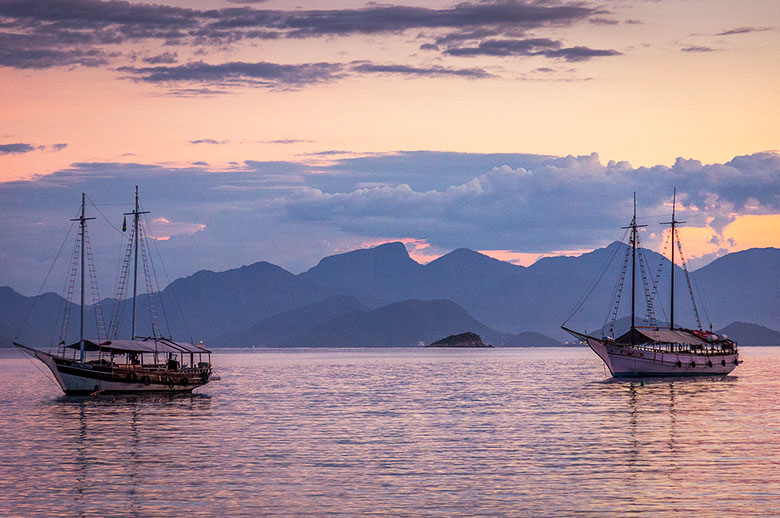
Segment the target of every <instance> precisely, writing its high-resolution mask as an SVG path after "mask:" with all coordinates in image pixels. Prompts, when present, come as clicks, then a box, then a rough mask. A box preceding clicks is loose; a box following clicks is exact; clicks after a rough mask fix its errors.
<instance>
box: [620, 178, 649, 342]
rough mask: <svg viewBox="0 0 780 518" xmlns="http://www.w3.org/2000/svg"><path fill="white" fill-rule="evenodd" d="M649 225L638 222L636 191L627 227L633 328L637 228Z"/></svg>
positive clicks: (632, 323)
mask: <svg viewBox="0 0 780 518" xmlns="http://www.w3.org/2000/svg"><path fill="white" fill-rule="evenodd" d="M646 226H647V225H637V224H636V192H635V193H634V218H633V219H632V220H631V224H630V225H628V226H627V227H623V228H630V229H631V329H634V328H635V327H636V317H635V315H636V242H637V239H636V237H637V233H636V232H637V228H639V227H646ZM633 342H634V337H633V334H632V335H631V343H633Z"/></svg>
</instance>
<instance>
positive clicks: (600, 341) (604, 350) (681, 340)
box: [561, 190, 741, 378]
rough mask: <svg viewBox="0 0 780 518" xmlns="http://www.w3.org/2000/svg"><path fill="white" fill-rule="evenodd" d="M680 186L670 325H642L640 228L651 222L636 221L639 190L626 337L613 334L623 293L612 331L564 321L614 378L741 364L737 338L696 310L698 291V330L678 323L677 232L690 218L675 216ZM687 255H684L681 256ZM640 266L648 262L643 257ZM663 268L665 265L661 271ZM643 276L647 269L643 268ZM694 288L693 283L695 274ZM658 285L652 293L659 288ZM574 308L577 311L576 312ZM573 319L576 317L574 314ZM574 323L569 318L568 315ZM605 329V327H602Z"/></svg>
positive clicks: (703, 371) (705, 371) (697, 372)
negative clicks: (705, 322) (709, 326)
mask: <svg viewBox="0 0 780 518" xmlns="http://www.w3.org/2000/svg"><path fill="white" fill-rule="evenodd" d="M676 195H677V193H676V190H675V195H674V197H673V199H672V220H671V221H670V222H668V223H666V224H667V225H671V297H670V318H669V326H668V327H661V326H658V325H657V323H656V322H655V317H654V316H653V315H652V312H651V311H648V313H649V314H650V317H651V318H650V319H649V320H650V322H649V323H650V325H649V326H637V325H636V311H635V309H636V276H637V275H636V265H637V248H638V235H637V229H638V228H640V227H644V226H646V225H638V224H637V220H636V195H635V196H634V217H633V219H632V220H631V223H630V224H629V225H628V227H624V228H625V229H627V230H629V231H630V238H629V241H630V245H631V248H630V254H631V274H630V275H631V328H630V329H629V330H628V332H626V333H624V334H623V335H622V336H619V337H617V338H614V337H613V336H610V335H611V334H612V330H613V329H614V321H615V318H616V316H617V310H618V305H619V298H618V300H617V302H616V304H615V306H614V310H613V311H614V316H613V320H612V325H610V329H609V334H608V335H606V336H602V337H601V338H597V337H594V336H590V335H588V334H586V333H582V332H578V331H574V330H572V329H569V328H567V327H565V326H566V322H565V323H564V325H562V326H561V328H562V329H564V330H565V331H567V332H569V333H570V334H571V335H573V336H574V337H575V338H577V339H579V340H582V341H583V342H585V343H587V344H588V346H590V348H591V349H592V350H593V352H595V353H596V354H597V355H598V356H599V358H601V359H602V360H603V361H604V363H605V364H606V366H607V368H608V369H609V371H610V373H611V374H612V376H614V377H616V378H617V377H646V376H706V375H726V374H729V373H730V372H731V371H733V370H734V369H735V368H736V367H737V366H738V365H739V364H740V363H741V360H740V358H739V351H738V349H737V343H736V342H735V341H733V340H730V339H729V338H728V337H726V336H719V335H717V334H715V333H712V332H711V331H704V330H702V328H701V324H700V319H699V317H698V311H697V310H696V309H695V301H694V300H693V291H692V290H689V291H690V293H691V299H692V301H693V303H694V313H695V314H696V320H697V323H699V327H698V329H687V328H683V327H676V326H675V322H674V302H675V301H674V269H675V259H674V247H675V241H676V243H677V245H678V248H679V249H680V254H682V248H681V247H680V245H679V236H677V230H676V228H677V225H678V224H680V223H684V222H683V221H677V220H676V219H675V204H676ZM681 259H682V258H681ZM627 261H628V255H627V256H626V262H624V266H623V274H622V275H621V279H620V282H621V284H619V288H618V290H617V293H620V292H622V280H623V278H624V276H625V271H626V264H627ZM683 266H684V271H685V272H686V277H687V267H685V263H684V261H683ZM640 268H642V269H643V268H644V265H643V264H642V263H641V261H640ZM659 271H660V270H659ZM642 275H643V277H644V276H645V275H644V271H643V272H642ZM688 281H689V287H690V279H688ZM656 288H657V285H654V286H653V289H652V292H653V293H656ZM648 308H650V309H652V300H651V299H650V300H648ZM575 312H576V310H575ZM573 314H574V313H572V315H573ZM569 318H571V317H569ZM567 322H568V320H567ZM602 331H605V330H604V329H602Z"/></svg>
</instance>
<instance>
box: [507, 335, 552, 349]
mask: <svg viewBox="0 0 780 518" xmlns="http://www.w3.org/2000/svg"><path fill="white" fill-rule="evenodd" d="M562 345H563V344H562V343H561V342H559V341H557V340H553V339H552V338H550V337H549V336H545V335H543V334H541V333H534V332H533V331H526V332H525V333H520V334H518V335H514V336H512V337H511V338H510V339H508V340H507V342H506V343H505V344H504V346H505V347H560V346H562Z"/></svg>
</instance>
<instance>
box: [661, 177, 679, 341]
mask: <svg viewBox="0 0 780 518" xmlns="http://www.w3.org/2000/svg"><path fill="white" fill-rule="evenodd" d="M676 206H677V187H675V188H674V193H673V194H672V221H667V222H665V223H661V224H662V225H671V226H672V242H671V247H672V258H671V261H672V274H671V276H670V277H671V290H670V297H669V299H670V300H669V329H674V245H675V228H677V224H678V223H685V222H684V221H677V220H676V219H675V209H676Z"/></svg>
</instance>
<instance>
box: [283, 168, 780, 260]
mask: <svg viewBox="0 0 780 518" xmlns="http://www.w3.org/2000/svg"><path fill="white" fill-rule="evenodd" d="M675 186H676V187H677V188H678V201H680V202H681V203H682V205H681V206H680V207H678V210H679V211H680V214H681V217H682V216H685V218H686V219H687V220H688V222H689V224H690V225H693V226H701V227H709V228H711V231H712V232H713V233H714V234H719V233H720V232H722V230H723V228H725V227H726V226H727V225H728V224H729V223H731V222H732V221H733V220H734V217H735V215H736V214H745V213H759V214H768V213H777V212H780V194H777V193H778V192H780V155H778V154H775V153H760V154H755V155H749V156H745V157H737V158H735V159H734V160H732V161H731V162H729V163H727V164H713V165H702V164H701V163H699V162H697V161H692V160H684V159H679V160H678V161H677V162H676V163H675V164H674V166H672V167H666V166H655V167H652V168H644V167H643V168H638V169H634V168H632V167H631V166H630V165H629V164H627V163H624V162H623V163H620V162H619V163H614V162H610V163H609V164H606V165H603V164H601V163H600V161H599V159H598V156H597V155H589V156H580V157H572V156H570V157H563V158H550V159H546V160H542V161H541V163H540V164H539V165H537V166H535V167H533V168H532V169H526V168H517V169H513V168H511V167H506V166H504V167H497V168H494V169H493V170H492V171H490V172H487V173H484V174H481V175H479V176H476V177H475V178H472V179H471V180H469V181H466V182H464V183H460V184H454V185H450V186H448V187H446V188H443V189H428V190H423V189H415V188H413V187H411V186H410V185H408V184H385V185H377V186H373V187H365V188H357V189H354V190H351V191H346V192H333V191H332V190H330V191H324V190H321V189H317V188H311V187H308V188H306V189H303V190H301V191H299V192H296V193H295V195H294V196H293V197H291V198H290V199H289V200H288V201H287V211H288V214H289V216H290V217H291V218H292V219H295V220H300V221H318V222H321V223H323V222H329V223H330V224H334V225H337V227H338V228H339V229H341V230H342V231H346V232H352V233H355V234H360V235H377V236H380V235H403V236H413V237H418V238H425V239H427V240H428V241H429V242H431V243H433V244H435V245H437V246H440V247H444V248H447V247H453V248H454V247H457V246H469V247H476V248H480V249H513V250H523V249H529V248H530V249H533V250H546V249H553V250H554V249H580V248H587V247H588V246H591V247H592V246H594V243H605V242H608V241H610V240H612V239H614V238H616V237H617V234H616V232H617V231H616V229H618V228H619V227H620V226H621V225H624V224H625V223H626V221H627V218H629V217H630V213H631V207H630V203H631V193H632V192H634V191H636V192H637V194H638V198H639V203H640V210H641V213H642V214H658V215H666V214H667V212H668V211H669V207H668V203H669V198H670V194H671V191H672V188H673V187H675ZM594 202H595V203H596V205H594ZM583 214H588V217H587V218H584V219H583V218H582V215H583ZM640 215H641V214H640ZM661 217H662V216H661ZM464 243H465V244H464ZM507 245H509V246H507Z"/></svg>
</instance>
